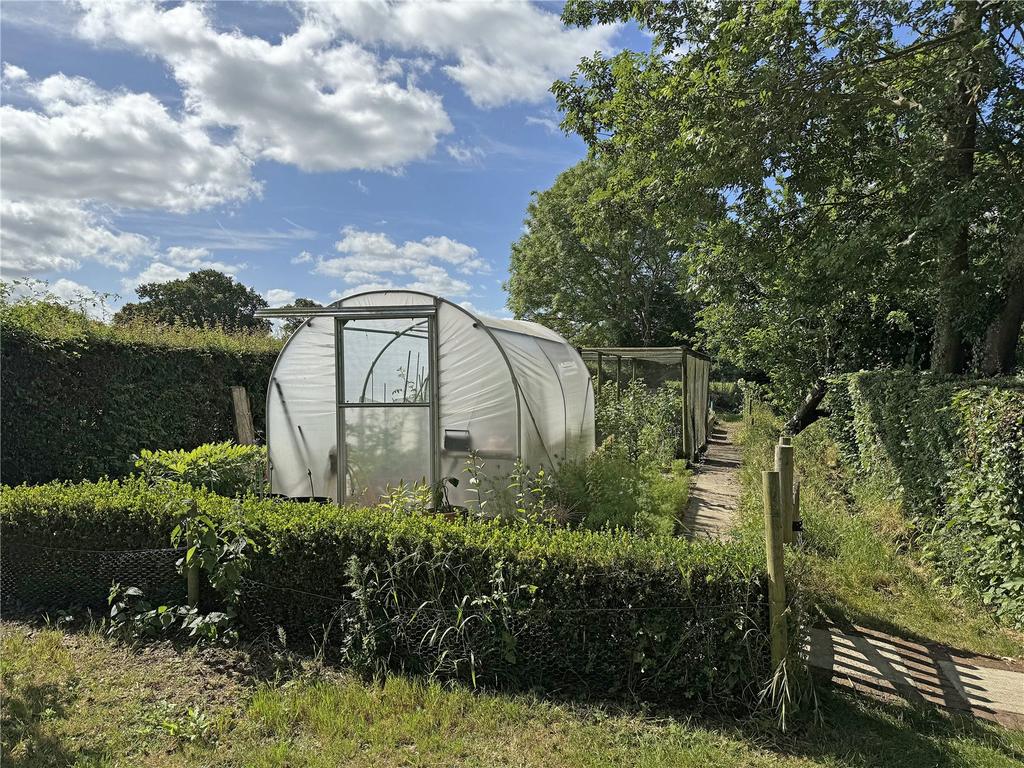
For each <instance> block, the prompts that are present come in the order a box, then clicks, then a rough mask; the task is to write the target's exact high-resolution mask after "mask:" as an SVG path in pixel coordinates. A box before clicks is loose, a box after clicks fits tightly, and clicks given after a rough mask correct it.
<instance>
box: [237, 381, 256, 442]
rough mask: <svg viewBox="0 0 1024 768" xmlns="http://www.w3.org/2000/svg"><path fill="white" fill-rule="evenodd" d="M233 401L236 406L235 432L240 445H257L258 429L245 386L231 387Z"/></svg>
mask: <svg viewBox="0 0 1024 768" xmlns="http://www.w3.org/2000/svg"><path fill="white" fill-rule="evenodd" d="M231 403H232V405H234V407H235V433H236V434H237V435H238V443H239V445H256V429H255V428H254V427H253V425H252V410H251V409H250V408H249V395H248V394H247V393H246V391H245V387H232V388H231Z"/></svg>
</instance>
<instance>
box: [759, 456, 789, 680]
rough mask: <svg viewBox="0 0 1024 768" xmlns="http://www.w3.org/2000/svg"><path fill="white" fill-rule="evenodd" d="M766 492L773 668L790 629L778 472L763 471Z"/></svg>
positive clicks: (779, 661) (780, 657)
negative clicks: (787, 612)
mask: <svg viewBox="0 0 1024 768" xmlns="http://www.w3.org/2000/svg"><path fill="white" fill-rule="evenodd" d="M761 488H762V492H763V494H764V540H765V554H766V555H767V559H768V609H769V611H768V616H769V621H770V633H771V645H772V670H773V671H774V670H776V669H778V668H779V665H780V664H782V662H783V660H784V659H785V658H786V649H787V647H788V646H789V638H788V635H789V630H788V627H787V626H786V576H785V571H784V568H783V552H782V505H781V499H780V498H779V495H780V494H779V491H780V488H779V473H778V472H762V473H761Z"/></svg>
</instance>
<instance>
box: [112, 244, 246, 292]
mask: <svg viewBox="0 0 1024 768" xmlns="http://www.w3.org/2000/svg"><path fill="white" fill-rule="evenodd" d="M209 257H210V252H209V251H208V250H206V249H205V248H185V247H182V246H177V245H175V246H171V247H170V248H168V249H167V250H166V251H164V253H163V255H162V256H160V257H159V258H157V259H156V260H154V261H152V262H150V264H149V266H147V267H146V268H145V269H144V270H142V271H141V272H140V273H139V274H137V275H136V276H135V277H126V278H124V279H122V280H121V289H122V290H124V291H126V292H130V291H134V290H135V289H136V288H138V287H139V286H140V285H143V284H145V283H167V282H170V281H171V280H182V279H184V278H186V277H188V276H189V275H190V274H191V273H192V272H197V271H199V270H201V269H215V270H217V271H218V272H223V273H224V274H226V275H234V274H237V273H238V272H239V271H240V270H242V269H245V264H229V263H226V262H223V261H213V260H211V259H210V258H209Z"/></svg>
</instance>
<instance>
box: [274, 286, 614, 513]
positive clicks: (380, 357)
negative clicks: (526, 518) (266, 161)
mask: <svg viewBox="0 0 1024 768" xmlns="http://www.w3.org/2000/svg"><path fill="white" fill-rule="evenodd" d="M259 315H260V316H261V317H274V318H280V317H304V318H307V319H306V320H305V322H304V323H303V324H302V325H301V326H300V327H299V328H298V329H297V330H296V331H295V332H294V333H293V334H292V335H291V337H290V338H289V339H288V341H287V342H286V344H285V346H284V348H283V349H282V350H281V353H280V355H279V356H278V359H277V362H276V364H275V366H274V369H273V371H272V373H271V377H270V383H269V386H268V389H267V409H266V421H267V434H266V439H267V449H268V454H269V472H270V483H271V490H272V492H274V493H278V494H282V495H284V496H289V497H309V496H314V497H327V498H331V499H333V500H335V501H337V502H338V503H357V504H373V503H375V502H376V501H378V500H379V499H380V498H381V497H383V496H386V495H387V494H388V493H389V491H390V489H393V488H395V487H397V486H398V485H399V484H400V483H404V484H406V485H414V484H419V483H428V484H430V485H431V486H433V487H436V484H437V483H438V481H439V480H441V479H443V478H451V477H454V478H458V479H459V480H460V482H459V483H458V485H457V486H454V485H452V484H450V483H449V484H447V492H448V498H449V501H450V502H451V503H453V504H457V505H463V506H472V505H473V504H474V503H475V502H476V501H478V497H477V495H476V494H477V490H476V489H477V488H479V487H480V486H478V485H473V484H471V483H469V482H468V480H469V477H468V476H467V462H469V461H470V460H472V462H473V463H474V464H475V465H476V466H477V467H478V473H477V474H478V475H479V476H480V479H481V481H482V482H483V483H485V484H489V485H490V486H491V487H493V488H496V489H501V488H504V487H505V486H507V482H506V481H507V479H508V478H509V477H510V476H511V474H512V473H513V471H514V468H515V466H516V462H517V461H519V462H522V465H524V466H526V467H529V468H531V469H537V468H540V467H545V468H554V467H557V466H558V465H559V464H560V463H561V462H563V461H566V460H575V459H581V458H583V457H584V456H586V455H587V454H588V453H590V452H592V451H593V450H594V390H593V387H592V385H591V380H590V373H589V371H588V370H587V367H586V365H585V364H584V362H583V359H582V358H581V357H580V355H579V353H578V352H577V351H576V349H574V348H573V347H572V346H571V345H570V344H569V343H568V342H566V341H565V339H563V338H562V337H561V336H559V335H558V334H557V333H554V332H553V331H551V330H548V329H547V328H545V327H543V326H541V325H538V324H536V323H531V322H526V321H522V320H499V319H495V318H489V317H484V316H482V315H479V314H477V313H474V312H471V311H469V310H467V309H466V308H464V307H461V306H459V305H457V304H454V303H452V302H450V301H448V300H446V299H443V298H440V297H438V296H433V295H430V294H426V293H421V292H418V291H411V290H381V291H372V292H368V293H360V294H356V295H353V296H348V297H346V298H343V299H341V300H340V301H337V302H335V303H334V304H331V305H330V306H328V307H323V308H320V307H313V308H306V307H301V308H300V307H286V308H281V309H267V310H261V311H260V312H259Z"/></svg>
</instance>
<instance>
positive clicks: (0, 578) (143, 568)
mask: <svg viewBox="0 0 1024 768" xmlns="http://www.w3.org/2000/svg"><path fill="white" fill-rule="evenodd" d="M183 551H184V550H181V549H142V550H129V551H125V550H119V551H108V550H81V549H56V548H51V547H40V546H36V545H33V544H26V543H20V542H10V541H5V542H4V543H3V547H0V601H2V603H3V608H4V610H5V611H11V610H18V609H38V608H44V609H45V608H71V607H84V608H92V609H94V610H105V609H106V608H107V597H108V596H109V594H110V586H111V584H113V583H115V582H117V583H120V584H122V585H123V586H126V587H128V586H132V587H139V588H140V589H142V591H143V592H144V593H145V595H146V597H147V598H149V599H150V600H151V601H153V602H161V603H163V602H182V601H184V599H185V591H186V588H185V581H184V579H183V578H182V577H181V576H180V575H179V574H178V573H177V570H176V568H175V565H174V564H175V562H176V561H177V560H178V558H180V557H181V556H182V553H183Z"/></svg>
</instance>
